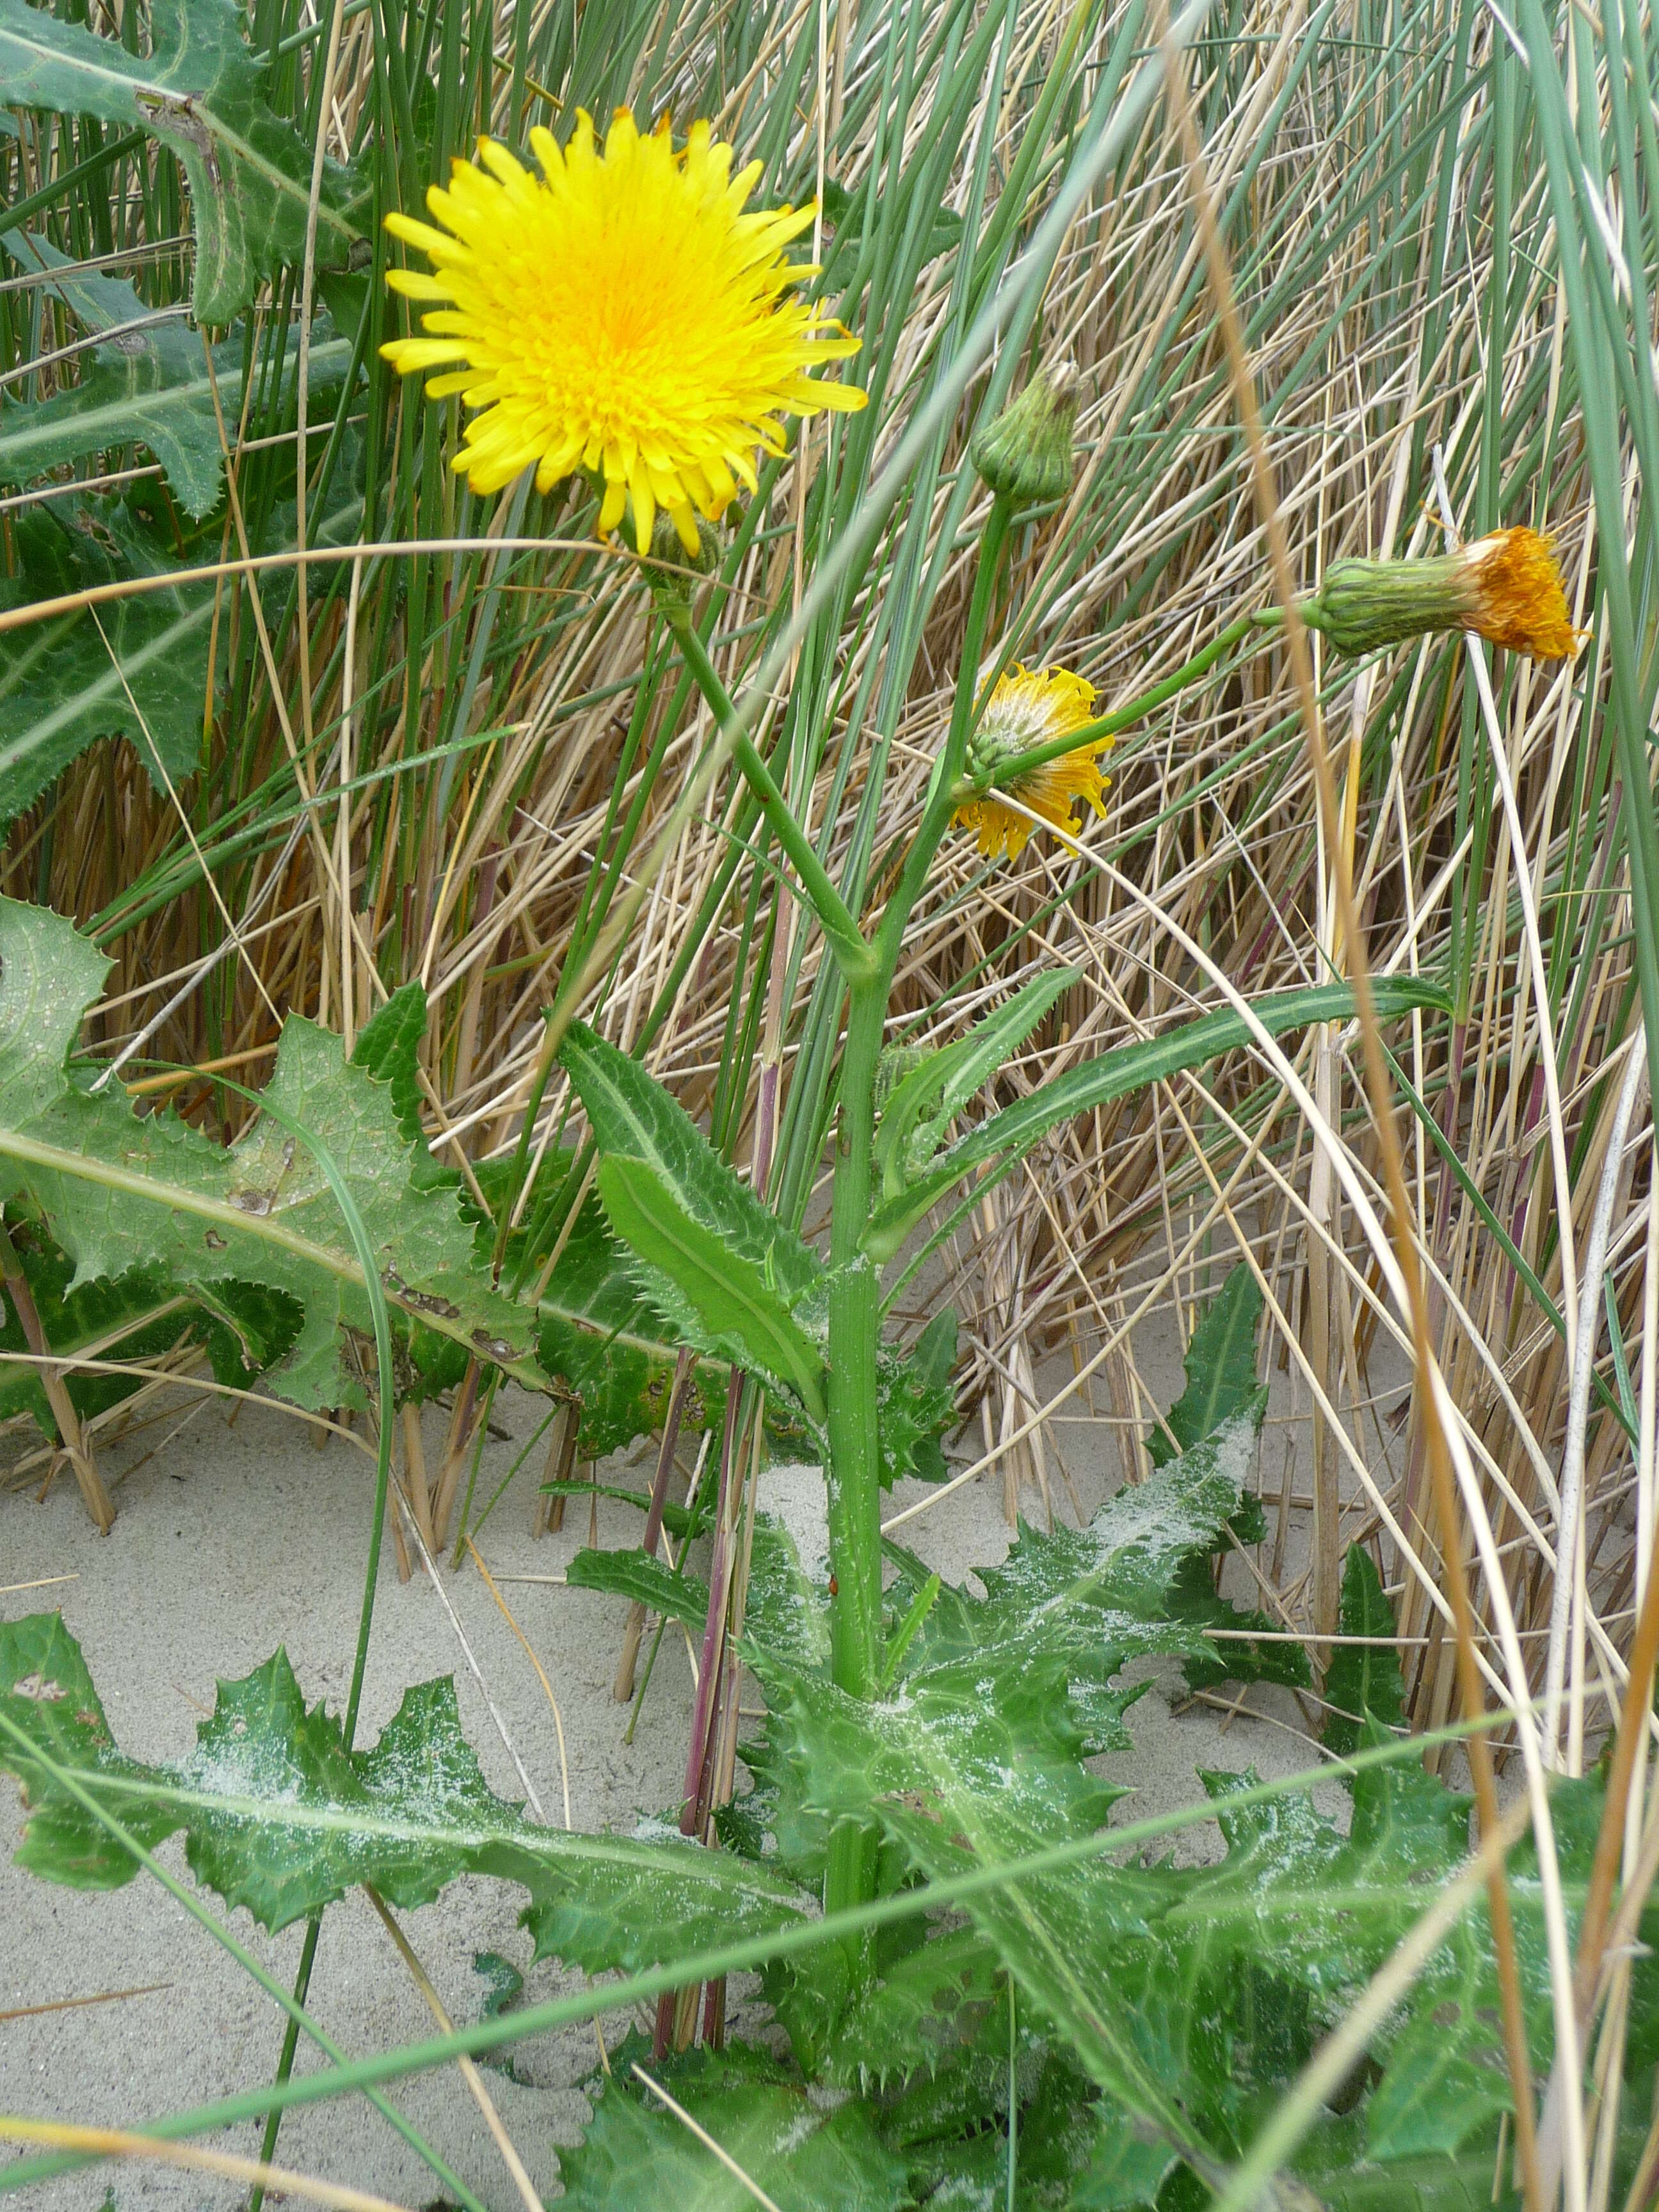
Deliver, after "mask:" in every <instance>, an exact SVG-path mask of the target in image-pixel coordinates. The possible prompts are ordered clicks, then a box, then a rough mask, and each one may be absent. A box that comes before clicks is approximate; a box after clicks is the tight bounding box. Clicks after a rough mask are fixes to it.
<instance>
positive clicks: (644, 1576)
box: [564, 1544, 708, 1628]
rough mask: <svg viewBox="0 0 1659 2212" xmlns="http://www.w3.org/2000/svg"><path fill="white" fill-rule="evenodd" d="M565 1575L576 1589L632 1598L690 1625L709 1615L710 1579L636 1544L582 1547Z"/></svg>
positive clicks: (637, 1602)
mask: <svg viewBox="0 0 1659 2212" xmlns="http://www.w3.org/2000/svg"><path fill="white" fill-rule="evenodd" d="M564 1578H565V1580H566V1581H567V1582H568V1583H571V1584H572V1585H573V1586H574V1588H575V1589H591V1590H604V1591H605V1592H607V1593H608V1594H609V1595H611V1596H612V1597H625V1598H629V1599H631V1600H632V1601H633V1602H634V1603H635V1604H636V1605H643V1606H648V1607H650V1609H651V1611H652V1612H653V1613H662V1614H663V1615H664V1616H665V1618H666V1619H668V1620H683V1621H684V1623H685V1624H686V1626H688V1627H689V1628H701V1627H702V1625H703V1623H704V1621H705V1620H707V1619H708V1583H706V1582H702V1581H701V1580H699V1578H698V1577H696V1575H687V1574H678V1573H676V1571H674V1569H673V1568H672V1567H671V1566H670V1565H669V1564H668V1562H667V1560H666V1559H653V1557H652V1555H651V1553H648V1552H646V1551H643V1550H641V1547H639V1546H638V1545H637V1544H636V1545H635V1546H634V1547H632V1548H631V1549H630V1550H628V1551H619V1552H599V1551H592V1550H583V1551H580V1552H578V1553H577V1554H576V1556H575V1558H574V1559H572V1561H571V1562H570V1565H568V1567H567V1568H566V1569H565V1571H564Z"/></svg>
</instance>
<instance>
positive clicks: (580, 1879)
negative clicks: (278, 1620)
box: [0, 1613, 807, 1972]
mask: <svg viewBox="0 0 1659 2212" xmlns="http://www.w3.org/2000/svg"><path fill="white" fill-rule="evenodd" d="M0 1714H3V1716H4V1717H5V1719H6V1720H7V1721H8V1722H9V1723H10V1727H9V1729H4V1730H0V1767H4V1768H5V1769H7V1770H8V1771H9V1772H10V1773H12V1774H13V1775H15V1778H17V1780H18V1782H19V1783H20V1784H21V1788H22V1792H23V1802H24V1804H25V1807H26V1808H27V1821H26V1824H25V1826H24V1831H23V1840H22V1844H21V1847H20V1849H19V1850H18V1852H17V1861H18V1863H19V1865H21V1866H23V1867H26V1868H27V1869H29V1870H30V1871H31V1872H33V1873H35V1874H38V1875H43V1876H45V1877H46V1879H47V1880H49V1881H59V1882H64V1883H66V1884H68V1885H69V1886H70V1887H73V1888H79V1889H114V1888H118V1887H120V1886H121V1885H122V1884H123V1883H124V1882H126V1881H131V1878H132V1876H133V1875H135V1874H136V1873H137V1871H138V1868H137V1862H136V1861H135V1860H133V1859H132V1858H131V1857H129V1856H128V1855H127V1854H126V1852H125V1850H122V1849H121V1848H120V1846H119V1845H118V1844H115V1843H114V1842H113V1841H112V1838H110V1836H109V1834H108V1832H107V1831H106V1829H105V1828H104V1827H103V1826H101V1825H100V1823H99V1822H98V1821H97V1820H96V1819H95V1818H94V1816H93V1814H91V1813H90V1812H89V1811H88V1809H87V1808H85V1807H84V1806H82V1804H81V1803H79V1802H77V1800H76V1798H75V1797H74V1796H72V1795H71V1794H70V1792H69V1791H68V1790H65V1789H64V1787H63V1786H62V1784H59V1783H58V1781H57V1780H56V1779H55V1778H53V1775H52V1771H50V1768H49V1766H48V1765H47V1763H46V1762H47V1761H50V1762H52V1765H55V1766H57V1767H58V1768H60V1769H67V1770H69V1771H70V1772H72V1774H73V1775H74V1777H75V1778H76V1781H77V1782H78V1783H79V1784H81V1785H82V1788H84V1789H85V1790H88V1792H89V1793H90V1794H91V1795H92V1796H94V1798H96V1800H97V1801H98V1802H99V1803H100V1804H101V1805H102V1806H104V1807H105V1808H106V1809H107V1810H108V1811H109V1812H110V1813H112V1814H114V1815H115V1817H116V1818H117V1819H118V1820H120V1822H121V1823H122V1824H123V1826H125V1827H126V1828H127V1829H128V1830H129V1831H130V1832H131V1833H133V1834H134V1835H135V1837H136V1838H137V1840H138V1841H139V1842H141V1843H143V1844H145V1845H146V1846H154V1845H155V1844H159V1843H160V1842H161V1840H162V1839H163V1838H166V1837H167V1836H170V1835H173V1834H175V1833H177V1832H179V1831H180V1830H182V1831H183V1832H184V1835H185V1857H186V1858H187V1860H188V1862H189V1864H190V1868H191V1872H192V1873H193V1874H194V1875H195V1876H196V1878H197V1881H202V1882H204V1883H206V1884H207V1885H208V1886H209V1887H211V1888H213V1889H215V1890H216V1891H217V1892H218V1893H219V1894H220V1896H222V1898H223V1899H225V1901H226V1902H227V1903H228V1904H229V1905H246V1907H247V1909H248V1911H250V1912H252V1915H253V1916H254V1917H255V1919H256V1920H258V1922H259V1923H260V1925H261V1926H262V1927H264V1928H266V1929H271V1930H275V1929H279V1928H283V1927H287V1926H288V1925H289V1923H291V1922H293V1921H295V1920H299V1919H302V1918H304V1917H306V1916H307V1914H309V1913H312V1912H315V1911H319V1909H320V1908H321V1907H322V1906H324V1905H327V1904H329V1903H331V1902H332V1901H333V1900H334V1899H337V1898H339V1897H342V1896H343V1894H344V1893H345V1892H346V1891H347V1890H348V1889H349V1888H350V1887H352V1886H353V1885H354V1884H355V1883H357V1882H365V1881H366V1882H372V1883H373V1884H374V1887H376V1888H377V1889H378V1890H380V1892H381V1893H382V1894H383V1895H384V1896H385V1897H386V1898H387V1899H389V1900H390V1901H391V1902H392V1903H393V1904H394V1905H404V1906H414V1905H424V1904H427V1903H428V1902H429V1901H430V1900H431V1899H433V1898H435V1897H436V1896H437V1895H438V1894H439V1893H440V1892H441V1890H443V1889H444V1887H446V1886H447V1884H448V1883H449V1882H450V1881H453V1879H454V1878H455V1876H456V1875H462V1874H483V1875H492V1876H494V1877H495V1878H496V1879H497V1880H500V1881H512V1882H516V1883H518V1884H519V1885H520V1887H523V1888H525V1889H526V1890H527V1891H528V1892H529V1893H530V1903H529V1905H527V1907H526V1911H525V1914H524V1918H525V1921H526V1924H527V1925H528V1926H529V1927H530V1929H532V1933H533V1935H534V1936H535V1940H536V1949H537V1955H538V1957H545V1956H556V1957H558V1958H562V1959H564V1960H568V1961H569V1962H570V1963H571V1964H573V1965H576V1966H582V1967H584V1968H586V1970H587V1971H588V1972H601V1971H603V1970H605V1969H609V1968H613V1967H623V1968H637V1967H641V1966H647V1965H651V1964H654V1963H656V1962H658V1961H660V1960H669V1959H671V1958H673V1957H674V1956H675V1955H676V1954H677V1953H678V1952H679V1951H681V1950H683V1949H684V1948H685V1946H686V1945H688V1944H696V1943H706V1942H719V1941H723V1940H726V1939H727V1938H729V1937H732V1936H738V1935H739V1934H742V1933H745V1932H746V1933H749V1934H763V1933H765V1932H766V1931H768V1930H769V1929H778V1928H783V1927H789V1926H793V1925H796V1924H798V1923H799V1920H800V1917H801V1915H802V1912H803V1911H804V1910H805V1905H806V1903H807V1900H806V1899H804V1898H803V1897H802V1896H801V1895H800V1893H799V1892H797V1891H796V1890H795V1889H793V1887H792V1886H791V1885H790V1884H789V1883H788V1882H787V1881H784V1880H782V1879H781V1877H780V1876H779V1875H775V1874H774V1873H773V1872H771V1871H770V1870H769V1869H765V1868H763V1867H759V1866H757V1865H754V1864H752V1863H749V1862H746V1861H744V1860H740V1859H736V1858H733V1857H730V1856H729V1855H727V1854H726V1853H724V1852H720V1851H706V1850H702V1849H700V1848H698V1847H697V1846H696V1845H693V1844H685V1843H683V1842H682V1841H681V1840H680V1839H679V1838H678V1837H672V1838H663V1839H661V1840H658V1839H655V1838H648V1837H647V1836H644V1835H638V1836H634V1837H616V1836H585V1835H580V1834H570V1833H567V1832H566V1831H564V1830H563V1829H562V1828H543V1827H537V1826H532V1825H531V1824H530V1823H529V1822H528V1821H527V1820H526V1819H525V1817H524V1815H523V1814H522V1812H521V1811H520V1809H519V1808H517V1807H514V1806H512V1805H508V1804H506V1803H504V1802H502V1800H501V1799H500V1798H498V1797H496V1796H495V1795H494V1794H493V1793H492V1792H491V1790H489V1786H488V1784H486V1783H485V1781H484V1778H483V1772H482V1771H481V1769H480V1768H479V1766H478V1764H477V1759H476V1758H475V1757H474V1755H473V1753H472V1751H471V1747H470V1746H469V1745H468V1743H467V1741H466V1740H465V1737H464V1736H463V1735H462V1734H461V1729H460V1723H459V1715H458V1712H457V1710H456V1704H455V1691H454V1685H453V1682H452V1681H450V1680H448V1678H447V1677H446V1678H445V1679H443V1680H439V1681H432V1682H425V1683H422V1684H420V1685H418V1686H416V1687H415V1688H413V1689H410V1690H408V1691H406V1692H404V1699H403V1703H402V1705H400V1706H399V1708H398V1712H397V1714H396V1715H395V1716H394V1717H393V1718H392V1720H391V1721H389V1722H388V1723H387V1724H386V1727H385V1728H384V1729H382V1730H381V1732H380V1741H378V1742H377V1743H376V1744H375V1745H374V1748H373V1749H372V1750H368V1751H362V1750H359V1751H354V1752H351V1753H348V1752H347V1751H346V1749H345V1747H344V1745H343V1741H342V1739H341V1735H340V1724H339V1723H338V1721H337V1720H335V1719H333V1718H332V1717H331V1716H329V1715H328V1714H327V1713H326V1712H325V1711H324V1709H323V1707H322V1706H321V1705H315V1706H313V1707H312V1708H311V1709H310V1710H309V1711H307V1708H306V1705H305V1700H304V1699H303V1697H302V1696H301V1691H300V1687H299V1685H298V1683H297V1682H296V1681H295V1677H294V1672H293V1669H292V1668H290V1666H289V1662H288V1659H287V1656H286V1655H285V1654H284V1653H283V1652H282V1651H277V1652H276V1654H275V1655H274V1656H272V1657H271V1658H270V1660H268V1661H267V1662H266V1663H265V1664H264V1666H263V1667H261V1668H258V1669H257V1670H256V1671H255V1672H254V1673H253V1674H250V1675H248V1676H246V1678H245V1679H244V1680H241V1681H240V1682H222V1683H221V1684H220V1686H219V1697H218V1702H217V1705H216V1708H215V1711H214V1713H213V1717H212V1718H211V1719H210V1720H208V1721H205V1722H204V1723H202V1725H201V1726H200V1728H199V1729H197V1746H196V1749H195V1750H194V1752H193V1753H191V1756H190V1757H189V1758H188V1759H185V1760H183V1761H181V1762H180V1763H179V1765H176V1766H170V1765H157V1766H146V1765H141V1764H140V1763H138V1762H137V1761H136V1760H133V1759H127V1758H125V1756H124V1755H123V1754H122V1753H121V1752H120V1751H119V1750H118V1748H117V1747H116V1745H115V1744H114V1742H113V1741H112V1737H111V1734H110V1729H109V1724H108V1723H107V1721H106V1718H105V1717H104V1711H103V1708H102V1706H101V1705H100V1703H99V1699H98V1695H97V1692H96V1691H95V1689H94V1686H93V1683H92V1679H91V1676H90V1675H89V1674H88V1671H87V1668H86V1663H85V1661H84V1660H83V1659H82V1655H81V1650H80V1647H79V1646H78V1645H77V1644H76V1642H75V1639H74V1638H73V1637H71V1636H70V1634H69V1632H68V1631H67V1630H66V1629H65V1628H64V1625H63V1622H62V1620H60V1619H59V1618H58V1615H56V1614H48V1613H40V1614H35V1615H33V1616H32V1617H31V1618H29V1619H27V1620H19V1621H14V1622H9V1623H6V1624H3V1625H0ZM13 1730H16V1731H18V1732H19V1733H21V1736H22V1737H23V1739H24V1741H22V1742H21V1743H20V1742H19V1741H17V1740H16V1736H15V1735H14V1734H13Z"/></svg>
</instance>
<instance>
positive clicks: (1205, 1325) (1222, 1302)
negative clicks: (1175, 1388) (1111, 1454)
mask: <svg viewBox="0 0 1659 2212" xmlns="http://www.w3.org/2000/svg"><path fill="white" fill-rule="evenodd" d="M1260 1325H1261V1290H1260V1288H1259V1287H1258V1285H1257V1283H1256V1279H1255V1276H1254V1275H1253V1274H1252V1273H1250V1271H1249V1268H1248V1267H1246V1266H1245V1265H1244V1262H1243V1261H1242V1260H1241V1261H1239V1262H1238V1264H1237V1267H1234V1268H1233V1269H1232V1271H1231V1273H1230V1274H1229V1275H1228V1277H1227V1279H1226V1281H1225V1283H1224V1284H1223V1285H1221V1288H1220V1289H1219V1290H1218V1291H1217V1293H1216V1295H1215V1297H1213V1298H1212V1300H1211V1301H1210V1304H1208V1306H1207V1307H1206V1309H1205V1313H1204V1318H1203V1320H1202V1321H1201V1322H1200V1323H1199V1325H1198V1327H1197V1328H1195V1329H1194V1331H1193V1340H1192V1342H1191V1343H1190V1344H1189V1345H1188V1346H1187V1352H1186V1358H1185V1362H1184V1364H1185V1367H1186V1370H1187V1387H1186V1389H1184V1390H1183V1391H1182V1394H1181V1395H1180V1396H1179V1397H1178V1398H1177V1399H1176V1401H1175V1404H1174V1405H1173V1406H1171V1407H1170V1411H1169V1413H1168V1415H1167V1417H1166V1419H1167V1425H1168V1427H1169V1431H1170V1436H1173V1437H1174V1438H1175V1442H1174V1443H1170V1436H1166V1435H1165V1434H1164V1431H1163V1429H1154V1430H1153V1431H1152V1434H1151V1435H1150V1436H1149V1437H1147V1439H1146V1455H1147V1457H1148V1458H1149V1459H1150V1460H1151V1461H1152V1465H1153V1466H1154V1467H1162V1466H1164V1464H1165V1462H1167V1461H1170V1460H1172V1459H1174V1458H1175V1457H1176V1455H1177V1454H1178V1453H1181V1452H1184V1451H1188V1450H1189V1449H1191V1447H1192V1446H1193V1445H1194V1444H1195V1443H1198V1442H1199V1441H1200V1439H1201V1438H1202V1437H1207V1436H1208V1435H1209V1434H1210V1432H1211V1431H1212V1430H1213V1429H1218V1428H1219V1427H1220V1426H1221V1425H1222V1423H1223V1422H1224V1421H1229V1420H1231V1419H1232V1417H1233V1415H1234V1414H1235V1413H1238V1412H1239V1411H1240V1410H1241V1409H1242V1408H1243V1407H1245V1406H1247V1405H1249V1403H1250V1401H1252V1400H1253V1399H1254V1398H1255V1395H1256V1389H1257V1383H1256V1379H1255V1334H1256V1330H1257V1328H1259V1327H1260Z"/></svg>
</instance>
